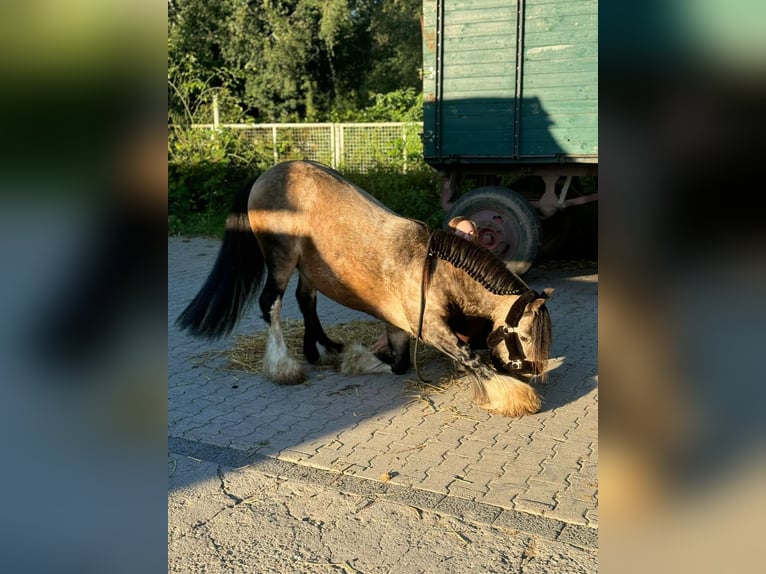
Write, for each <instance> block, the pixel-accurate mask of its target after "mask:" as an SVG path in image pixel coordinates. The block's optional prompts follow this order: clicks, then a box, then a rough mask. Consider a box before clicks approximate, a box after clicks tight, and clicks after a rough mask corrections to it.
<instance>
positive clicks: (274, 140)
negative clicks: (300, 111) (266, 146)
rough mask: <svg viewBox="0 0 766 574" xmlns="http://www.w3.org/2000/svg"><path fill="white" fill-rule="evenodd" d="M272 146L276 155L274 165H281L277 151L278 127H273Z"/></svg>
mask: <svg viewBox="0 0 766 574" xmlns="http://www.w3.org/2000/svg"><path fill="white" fill-rule="evenodd" d="M271 145H272V150H273V151H272V153H273V154H274V165H277V164H278V163H279V152H278V151H277V126H276V125H273V126H271Z"/></svg>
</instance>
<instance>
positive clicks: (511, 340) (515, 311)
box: [487, 289, 540, 371]
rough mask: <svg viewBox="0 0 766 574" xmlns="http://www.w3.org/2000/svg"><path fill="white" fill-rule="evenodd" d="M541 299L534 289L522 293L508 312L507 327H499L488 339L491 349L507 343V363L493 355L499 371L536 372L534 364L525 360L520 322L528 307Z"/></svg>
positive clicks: (506, 317)
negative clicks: (503, 342) (501, 343)
mask: <svg viewBox="0 0 766 574" xmlns="http://www.w3.org/2000/svg"><path fill="white" fill-rule="evenodd" d="M539 297H540V294H539V293H538V292H537V291H534V290H533V289H530V290H529V291H526V292H524V293H522V295H521V296H520V297H519V298H518V299H516V301H514V302H513V305H511V308H510V309H509V310H508V314H507V315H506V316H505V325H502V326H501V327H498V328H497V329H495V330H494V331H492V332H491V333H490V334H489V337H487V346H488V347H489V348H490V349H493V348H494V347H496V346H497V345H499V344H500V342H501V341H505V346H506V348H507V349H508V361H507V362H506V363H501V362H500V359H499V358H498V357H496V356H495V355H494V354H492V362H493V364H494V365H495V367H496V368H497V369H498V370H500V369H504V370H506V371H534V368H535V365H534V363H533V362H532V361H528V360H526V359H525V358H524V348H523V347H522V345H521V341H520V340H519V322H520V321H521V317H522V316H523V315H524V310H525V309H526V308H527V305H529V304H530V303H531V302H532V301H534V300H535V299H538V298H539ZM509 325H510V326H509Z"/></svg>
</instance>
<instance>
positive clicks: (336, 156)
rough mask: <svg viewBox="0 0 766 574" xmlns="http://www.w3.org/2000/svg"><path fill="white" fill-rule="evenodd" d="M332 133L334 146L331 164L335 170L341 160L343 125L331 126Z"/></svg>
mask: <svg viewBox="0 0 766 574" xmlns="http://www.w3.org/2000/svg"><path fill="white" fill-rule="evenodd" d="M332 131H333V132H334V134H335V145H334V146H333V153H332V155H333V158H332V159H333V162H334V164H335V165H333V167H334V168H335V169H337V168H338V166H339V165H340V164H341V160H342V158H343V124H335V123H334V124H333V125H332Z"/></svg>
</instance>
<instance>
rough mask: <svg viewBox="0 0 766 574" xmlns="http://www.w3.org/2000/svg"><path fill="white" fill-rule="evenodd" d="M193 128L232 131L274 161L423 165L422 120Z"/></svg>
mask: <svg viewBox="0 0 766 574" xmlns="http://www.w3.org/2000/svg"><path fill="white" fill-rule="evenodd" d="M192 127H193V128H196V129H208V130H233V131H236V133H237V134H238V135H239V137H240V138H243V139H244V140H245V141H247V142H249V143H250V144H251V145H252V146H253V147H254V148H255V150H256V151H257V152H258V153H259V154H260V155H262V156H265V157H270V158H272V159H273V161H274V163H275V164H276V163H279V162H281V161H286V160H291V159H306V160H312V161H317V162H320V163H323V164H325V165H329V166H332V167H333V168H336V169H338V168H340V169H345V170H349V171H357V172H361V173H366V172H367V171H370V170H372V169H378V168H389V169H391V168H393V169H397V170H400V171H402V172H406V171H407V170H408V169H411V168H413V167H416V166H420V165H422V164H423V142H422V140H421V137H420V136H421V133H422V131H423V124H422V123H421V122H387V123H314V124H308V123H306V124H194V125H193V126H192Z"/></svg>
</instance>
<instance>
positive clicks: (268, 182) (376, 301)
mask: <svg viewBox="0 0 766 574" xmlns="http://www.w3.org/2000/svg"><path fill="white" fill-rule="evenodd" d="M248 214H249V219H250V225H251V227H252V229H253V232H254V233H255V234H256V236H258V235H259V234H260V235H261V236H269V237H274V236H279V238H280V239H279V240H278V241H280V242H281V245H282V247H283V248H284V247H288V244H289V249H290V250H291V252H292V253H294V254H295V264H296V266H298V267H299V268H300V270H301V273H302V274H303V275H304V277H305V278H306V279H308V280H310V281H311V283H312V284H313V285H314V286H315V287H316V288H317V289H318V290H319V291H321V292H322V293H324V294H325V295H327V296H328V297H330V298H331V299H334V300H335V301H337V302H339V303H341V304H343V305H346V306H348V307H352V308H355V309H359V310H362V311H365V312H368V313H371V314H373V315H376V316H379V317H381V318H385V319H387V320H392V319H393V317H392V316H391V315H390V313H386V312H383V313H381V312H380V307H381V306H383V307H386V306H389V307H391V306H393V307H397V309H396V315H399V314H400V313H401V310H400V309H399V308H398V307H399V303H398V302H396V303H395V302H394V299H396V300H398V299H400V298H401V297H402V296H403V295H404V296H406V294H405V293H404V292H406V291H407V289H406V288H405V283H407V281H406V279H405V278H406V277H408V275H410V273H408V267H409V263H410V260H412V261H413V262H414V261H415V260H416V258H417V261H418V263H416V264H414V267H413V268H417V269H419V268H420V266H421V264H420V261H422V254H421V253H420V251H424V250H425V244H426V243H427V238H428V232H427V230H426V228H425V226H423V225H422V224H419V223H417V222H415V221H412V220H410V219H407V218H404V217H401V216H399V215H397V214H396V213H394V212H393V211H391V210H389V209H388V208H387V207H385V206H384V205H383V204H381V203H380V202H379V201H378V200H377V199H375V198H374V197H372V196H371V195H370V194H369V193H367V192H365V191H364V190H362V189H360V188H359V187H357V186H356V185H354V184H353V183H351V182H350V181H348V180H346V179H345V178H344V177H343V176H341V175H340V174H339V173H337V172H336V171H334V170H332V169H330V168H328V167H326V166H323V165H320V164H316V163H313V162H306V161H292V162H285V163H281V164H278V165H276V166H274V167H273V168H271V169H270V170H268V171H266V172H265V173H264V174H263V175H261V177H260V178H258V180H257V181H256V182H255V184H254V185H253V188H252V191H251V193H250V198H249V202H248ZM274 240H276V239H274ZM418 246H420V249H419V248H418ZM418 276H419V275H418ZM412 296H413V297H414V296H415V295H414V294H413V295H412ZM389 311H391V310H389Z"/></svg>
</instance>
